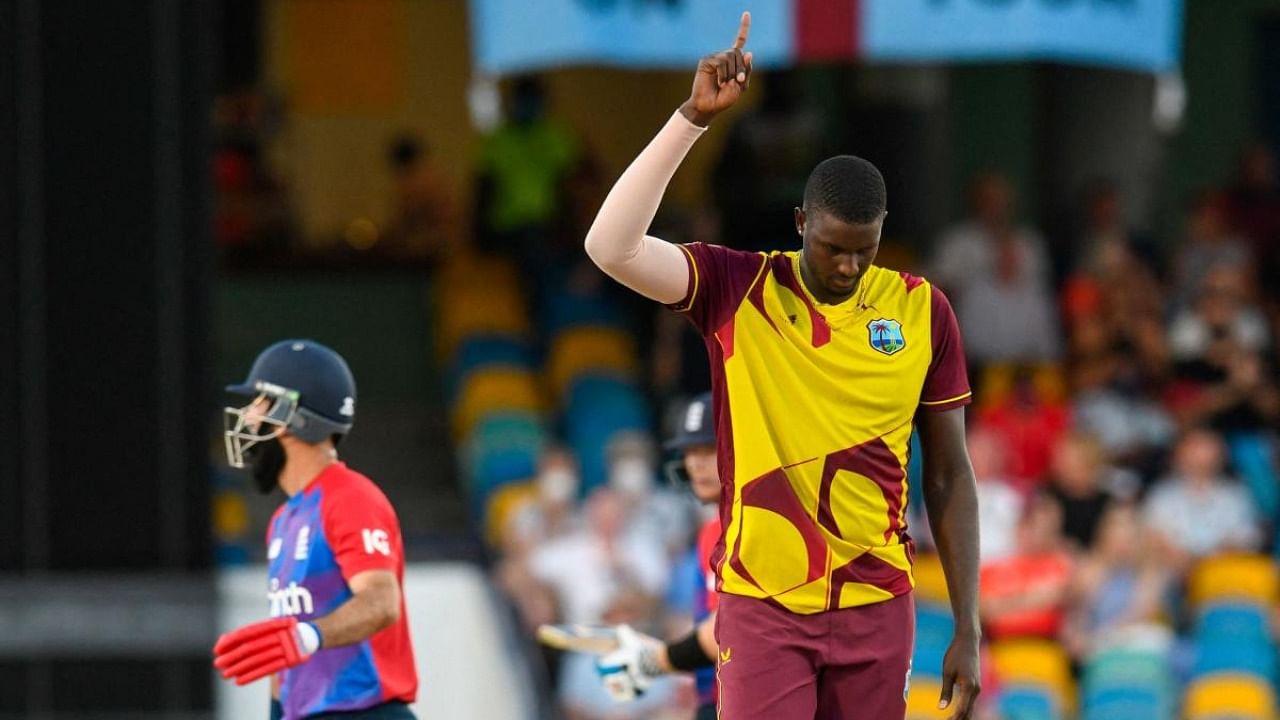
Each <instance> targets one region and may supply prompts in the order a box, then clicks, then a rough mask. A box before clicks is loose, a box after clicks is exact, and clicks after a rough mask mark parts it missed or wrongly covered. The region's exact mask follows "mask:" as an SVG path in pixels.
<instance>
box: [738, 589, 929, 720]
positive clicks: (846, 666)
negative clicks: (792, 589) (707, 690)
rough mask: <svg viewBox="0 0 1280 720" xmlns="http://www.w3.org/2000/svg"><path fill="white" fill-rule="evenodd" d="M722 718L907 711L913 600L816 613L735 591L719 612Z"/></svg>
mask: <svg viewBox="0 0 1280 720" xmlns="http://www.w3.org/2000/svg"><path fill="white" fill-rule="evenodd" d="M716 642H717V644H718V645H719V648H720V658H719V660H718V661H717V663H716V677H717V680H718V682H719V685H720V707H719V709H720V720H893V719H894V718H902V717H904V716H906V714H907V684H908V682H909V681H910V675H911V651H912V646H913V644H914V643H915V601H914V599H913V597H912V595H911V594H910V593H908V594H906V595H901V596H899V597H896V598H894V599H892V600H886V601H885V602H881V603H876V604H874V605H863V606H860V607H852V608H844V609H842V610H832V611H829V612H821V613H815V614H813V615H798V614H796V613H792V612H790V611H788V610H786V609H783V608H782V607H780V606H778V605H775V604H772V603H769V602H766V601H763V600H756V599H754V598H747V597H742V596H740V595H729V594H727V593H723V594H721V595H720V608H719V610H717V611H716Z"/></svg>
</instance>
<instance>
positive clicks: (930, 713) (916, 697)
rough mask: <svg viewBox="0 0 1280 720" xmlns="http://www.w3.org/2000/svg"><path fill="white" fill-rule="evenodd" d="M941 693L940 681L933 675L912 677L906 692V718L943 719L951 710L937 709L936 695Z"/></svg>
mask: <svg viewBox="0 0 1280 720" xmlns="http://www.w3.org/2000/svg"><path fill="white" fill-rule="evenodd" d="M941 694H942V681H941V680H939V679H938V678H935V677H927V676H926V677H912V678H911V688H910V692H909V693H908V694H907V717H906V720H945V718H947V717H950V715H951V710H950V709H948V710H939V709H938V697H939V696H940V695H941Z"/></svg>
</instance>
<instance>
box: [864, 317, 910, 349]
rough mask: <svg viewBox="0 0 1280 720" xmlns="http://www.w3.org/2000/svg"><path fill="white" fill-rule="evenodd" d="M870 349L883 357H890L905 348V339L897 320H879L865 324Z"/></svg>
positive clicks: (900, 324)
mask: <svg viewBox="0 0 1280 720" xmlns="http://www.w3.org/2000/svg"><path fill="white" fill-rule="evenodd" d="M867 333H868V334H869V336H870V340H871V347H872V348H874V349H876V350H879V351H880V352H882V353H884V354H885V355H892V354H894V353H896V352H898V351H899V350H901V349H902V348H904V347H906V346H907V339H906V338H905V337H903V335H902V323H900V322H898V321H897V320H886V319H884V318H880V319H877V320H872V321H871V322H869V323H867Z"/></svg>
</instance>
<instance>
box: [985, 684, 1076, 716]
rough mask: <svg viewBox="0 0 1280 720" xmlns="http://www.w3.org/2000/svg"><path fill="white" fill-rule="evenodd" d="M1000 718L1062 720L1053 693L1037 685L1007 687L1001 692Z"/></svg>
mask: <svg viewBox="0 0 1280 720" xmlns="http://www.w3.org/2000/svg"><path fill="white" fill-rule="evenodd" d="M999 706H1000V716H1001V717H1002V718H1003V719H1004V720H1061V718H1062V710H1061V709H1060V708H1058V707H1057V706H1056V703H1055V702H1054V699H1053V692H1052V691H1051V690H1049V689H1048V688H1044V687H1040V686H1037V685H1006V686H1005V687H1004V688H1002V689H1001V691H1000V701H999Z"/></svg>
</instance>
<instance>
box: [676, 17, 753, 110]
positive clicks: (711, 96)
mask: <svg viewBox="0 0 1280 720" xmlns="http://www.w3.org/2000/svg"><path fill="white" fill-rule="evenodd" d="M750 31H751V13H749V12H744V13H742V23H741V24H740V25H739V26H738V37H737V38H735V39H734V41H733V45H732V46H731V47H730V48H729V49H728V50H725V51H724V52H718V53H712V54H711V55H706V56H704V57H703V58H702V59H701V60H699V61H698V71H697V73H695V74H694V76H693V90H692V91H691V92H690V93H689V99H688V100H686V101H685V103H684V105H681V106H680V112H681V113H683V114H684V116H685V117H686V118H688V119H689V121H690V122H692V123H694V124H695V125H702V126H704V127H705V126H706V125H707V123H709V122H711V118H713V117H715V116H716V115H718V114H719V113H721V112H723V111H724V110H727V109H728V108H730V107H732V106H733V104H734V103H736V102H738V98H740V97H742V91H744V90H746V89H747V85H749V84H750V82H751V53H749V52H743V51H742V48H743V47H744V46H745V45H746V44H747V33H749V32H750Z"/></svg>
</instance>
